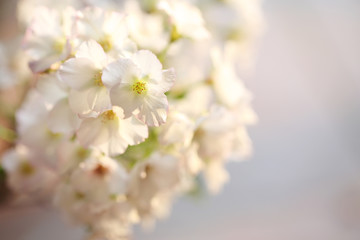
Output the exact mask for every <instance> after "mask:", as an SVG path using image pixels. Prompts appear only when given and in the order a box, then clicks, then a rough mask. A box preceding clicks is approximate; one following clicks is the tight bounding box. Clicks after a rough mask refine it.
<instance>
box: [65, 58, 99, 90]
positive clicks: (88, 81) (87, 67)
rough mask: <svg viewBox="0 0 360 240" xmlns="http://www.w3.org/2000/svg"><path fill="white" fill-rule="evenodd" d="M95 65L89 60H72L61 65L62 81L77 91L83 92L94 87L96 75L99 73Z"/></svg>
mask: <svg viewBox="0 0 360 240" xmlns="http://www.w3.org/2000/svg"><path fill="white" fill-rule="evenodd" d="M98 71H99V70H98V69H97V68H96V66H95V65H94V63H93V62H92V61H91V60H89V59H87V58H72V59H69V60H67V61H66V62H65V63H64V64H63V65H61V67H60V70H59V77H60V79H61V80H62V81H63V82H64V83H66V84H67V85H68V86H70V87H71V88H73V89H76V90H82V89H84V88H87V87H89V86H91V85H94V80H93V78H94V75H95V74H96V73H98Z"/></svg>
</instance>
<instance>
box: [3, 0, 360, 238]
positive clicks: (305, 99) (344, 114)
mask: <svg viewBox="0 0 360 240" xmlns="http://www.w3.org/2000/svg"><path fill="white" fill-rule="evenodd" d="M2 12H4V11H2ZM264 14H265V19H266V23H267V30H266V32H265V34H264V36H263V38H262V40H261V42H260V45H259V50H258V57H257V63H256V71H255V74H254V76H253V77H251V79H247V80H246V82H247V85H248V87H249V88H250V89H251V91H252V92H253V93H254V95H255V100H254V108H255V110H256V111H257V113H258V115H259V119H260V122H259V124H258V125H257V126H255V127H252V128H251V129H250V133H251V137H252V139H253V142H254V147H255V154H254V156H253V158H252V159H251V160H250V161H247V162H241V163H232V164H229V165H228V169H229V171H230V173H231V182H230V183H229V184H227V185H226V186H225V188H224V190H223V191H222V192H221V194H220V195H218V196H214V197H207V198H201V199H197V200H194V199H190V198H182V199H179V200H178V201H177V202H176V204H175V205H174V208H173V211H172V214H171V216H170V217H169V218H168V219H166V220H165V221H161V222H159V223H158V224H157V226H156V228H155V229H154V230H153V231H152V232H144V231H141V230H140V228H139V227H137V228H136V229H135V239H138V240H184V239H186V240H219V239H221V240H239V239H241V240H289V239H291V240H303V239H307V240H322V239H326V240H359V239H360V1H359V0H301V1H298V0H293V1H291V0H268V1H266V2H265V3H264ZM10 16H11V15H10ZM1 19H5V18H3V17H1ZM4 23H5V24H4ZM1 26H2V30H1V32H3V31H4V27H3V26H6V22H4V21H2V23H1ZM10 30H11V29H10ZM81 235H82V232H81V231H80V230H78V229H73V228H71V227H69V226H67V225H66V224H64V223H62V222H61V220H60V218H59V217H58V216H57V214H56V213H55V212H53V211H51V210H41V209H36V208H32V209H29V208H24V209H18V210H14V209H1V210H0V239H1V240H47V239H52V240H63V239H69V240H70V239H71V240H80V239H81Z"/></svg>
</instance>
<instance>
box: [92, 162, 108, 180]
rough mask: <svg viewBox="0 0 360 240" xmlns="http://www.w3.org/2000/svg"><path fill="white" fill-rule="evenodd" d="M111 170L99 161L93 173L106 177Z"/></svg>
mask: <svg viewBox="0 0 360 240" xmlns="http://www.w3.org/2000/svg"><path fill="white" fill-rule="evenodd" d="M108 172H109V169H108V168H107V167H105V166H104V165H102V164H101V163H99V164H98V165H97V166H96V167H95V168H94V170H93V173H94V174H95V175H97V176H99V177H104V176H105V175H106V174H107V173H108Z"/></svg>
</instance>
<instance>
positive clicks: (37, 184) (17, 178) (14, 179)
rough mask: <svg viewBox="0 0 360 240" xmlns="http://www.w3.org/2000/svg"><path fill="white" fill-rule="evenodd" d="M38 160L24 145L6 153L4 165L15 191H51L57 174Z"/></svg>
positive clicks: (22, 192) (32, 192) (42, 192)
mask: <svg viewBox="0 0 360 240" xmlns="http://www.w3.org/2000/svg"><path fill="white" fill-rule="evenodd" d="M36 160H37V158H36V156H35V155H34V154H33V153H31V152H30V150H29V149H28V148H26V147H25V146H23V145H17V146H16V148H14V149H11V150H8V151H7V152H6V153H5V154H4V156H3V161H2V166H3V167H4V169H5V170H6V172H7V174H8V179H7V181H8V185H9V187H10V188H11V189H12V190H13V191H15V192H17V193H20V194H34V193H37V194H41V195H43V194H47V193H49V192H51V191H50V189H51V187H52V185H53V184H54V181H55V179H56V177H55V176H56V175H55V173H54V172H53V171H51V170H49V169H47V168H46V167H44V166H43V165H41V163H40V162H39V161H36Z"/></svg>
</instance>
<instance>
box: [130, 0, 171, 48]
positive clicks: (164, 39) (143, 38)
mask: <svg viewBox="0 0 360 240" xmlns="http://www.w3.org/2000/svg"><path fill="white" fill-rule="evenodd" d="M140 4H141V3H140V2H138V1H127V2H126V5H125V7H126V10H127V11H128V12H131V14H129V16H128V17H127V23H128V26H129V33H130V36H131V38H132V39H134V41H135V42H136V43H137V45H138V46H139V47H140V48H142V49H148V50H150V51H153V52H155V53H160V52H161V51H163V50H164V49H165V48H166V47H167V45H168V44H169V41H170V33H169V31H167V29H166V28H167V27H166V25H165V21H164V16H163V14H161V13H151V14H149V13H146V12H144V11H143V10H142V9H141V6H140Z"/></svg>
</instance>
